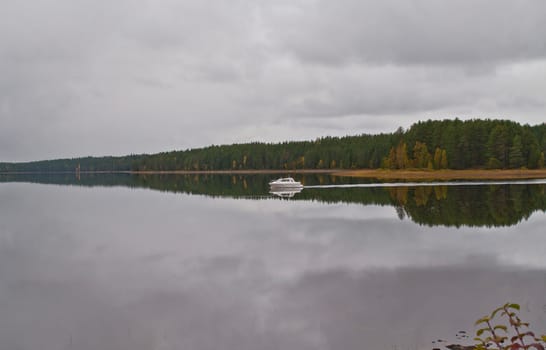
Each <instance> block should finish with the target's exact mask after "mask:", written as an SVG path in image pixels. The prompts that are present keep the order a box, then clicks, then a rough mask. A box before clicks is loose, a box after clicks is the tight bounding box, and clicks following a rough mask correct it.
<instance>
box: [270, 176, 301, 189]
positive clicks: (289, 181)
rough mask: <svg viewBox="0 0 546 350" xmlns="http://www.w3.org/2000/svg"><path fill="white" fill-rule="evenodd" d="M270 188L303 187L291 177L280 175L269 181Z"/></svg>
mask: <svg viewBox="0 0 546 350" xmlns="http://www.w3.org/2000/svg"><path fill="white" fill-rule="evenodd" d="M269 186H271V187H272V188H273V187H275V188H303V185H302V184H301V182H299V181H296V180H294V179H293V178H291V177H281V178H279V179H277V180H273V181H271V182H270V183H269Z"/></svg>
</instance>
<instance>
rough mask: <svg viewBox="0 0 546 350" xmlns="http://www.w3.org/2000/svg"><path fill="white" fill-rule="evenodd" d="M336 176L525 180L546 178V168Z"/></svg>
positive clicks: (378, 171) (342, 173) (371, 171)
mask: <svg viewBox="0 0 546 350" xmlns="http://www.w3.org/2000/svg"><path fill="white" fill-rule="evenodd" d="M331 174H332V175H335V176H347V177H359V178H371V179H379V180H412V181H449V180H523V179H546V169H533V170H530V169H509V170H484V169H470V170H419V169H415V170H386V169H362V170H341V171H334V172H332V173H331Z"/></svg>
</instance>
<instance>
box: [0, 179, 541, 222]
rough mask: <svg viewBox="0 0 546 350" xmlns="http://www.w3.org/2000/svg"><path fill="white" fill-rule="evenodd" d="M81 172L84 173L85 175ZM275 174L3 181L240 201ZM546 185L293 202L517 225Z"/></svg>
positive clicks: (318, 194) (413, 190) (309, 191)
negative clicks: (358, 206)
mask: <svg viewBox="0 0 546 350" xmlns="http://www.w3.org/2000/svg"><path fill="white" fill-rule="evenodd" d="M79 175H80V174H79ZM273 177H275V176H273V175H266V174H262V175H218V174H214V175H196V174H189V175H188V174H185V175H166V174H153V175H135V174H81V175H80V176H78V177H76V176H74V174H68V173H67V174H45V175H44V174H40V175H38V174H27V175H0V182H31V183H42V184H58V185H77V186H102V187H113V186H123V187H130V188H146V189H152V190H158V191H165V192H175V193H185V194H199V195H206V196H211V197H228V198H238V199H269V198H274V196H272V195H271V194H270V193H269V186H268V182H269V181H270V180H271V179H272V178H273ZM296 178H297V180H299V181H301V182H302V183H303V184H304V185H305V186H316V185H331V184H339V183H343V184H351V183H362V179H351V178H340V177H334V176H328V175H323V174H319V175H301V176H297V175H296ZM545 190H546V185H544V184H503V185H480V186H475V185H474V186H464V185H462V186H446V185H438V186H430V185H429V186H411V187H410V186H403V187H358V188H305V189H304V190H303V191H301V192H299V193H296V194H294V196H293V197H291V198H289V200H307V201H318V202H324V203H353V204H362V205H381V206H392V207H394V208H395V209H396V212H397V214H398V216H399V218H400V219H404V218H408V219H410V220H412V221H413V222H415V223H418V224H421V225H428V226H440V225H441V226H454V227H460V226H487V227H498V226H512V225H516V224H517V223H519V222H521V221H522V220H526V219H527V218H529V216H530V215H531V214H532V213H534V212H535V211H542V212H545V211H546V195H545Z"/></svg>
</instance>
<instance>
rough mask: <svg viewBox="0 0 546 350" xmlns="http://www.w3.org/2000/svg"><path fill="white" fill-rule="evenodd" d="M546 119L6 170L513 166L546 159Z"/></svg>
mask: <svg viewBox="0 0 546 350" xmlns="http://www.w3.org/2000/svg"><path fill="white" fill-rule="evenodd" d="M545 153H546V124H545V123H543V124H540V125H535V126H530V125H521V124H519V123H516V122H513V121H508V120H490V119H486V120H480V119H475V120H467V121H462V120H459V119H455V120H442V121H433V120H428V121H425V122H418V123H416V124H414V125H412V126H411V127H410V128H409V129H408V130H406V131H404V130H403V129H402V128H399V129H398V130H397V131H395V132H393V133H382V134H377V135H367V134H363V135H359V136H345V137H323V138H319V139H316V140H315V141H291V142H283V143H260V142H254V143H246V144H234V145H223V146H215V145H213V146H209V147H205V148H196V149H190V150H185V151H171V152H163V153H157V154H151V155H148V154H142V155H129V156H123V157H85V158H74V159H58V160H47V161H37V162H28V163H0V172H66V171H68V172H72V171H76V169H79V170H80V171H169V170H200V171H202V170H204V171H207V170H245V169H256V170H273V169H286V170H288V169H376V168H390V169H407V168H428V169H480V168H487V169H514V168H521V167H526V168H529V169H537V168H543V167H544V154H545Z"/></svg>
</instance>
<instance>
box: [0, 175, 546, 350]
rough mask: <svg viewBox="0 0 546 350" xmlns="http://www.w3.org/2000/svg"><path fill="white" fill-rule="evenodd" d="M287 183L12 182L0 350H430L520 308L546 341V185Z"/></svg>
mask: <svg viewBox="0 0 546 350" xmlns="http://www.w3.org/2000/svg"><path fill="white" fill-rule="evenodd" d="M274 177H276V176H267V175H256V176H241V175H235V176H230V175H208V176H202V175H201V176H199V175H186V176H183V175H178V176H174V175H162V176H159V175H148V176H134V175H84V174H82V175H81V177H78V178H77V177H75V176H74V175H73V174H65V175H49V176H37V175H27V176H6V175H2V176H0V310H1V313H0V348H2V349H13V350H17V349H40V350H59V349H63V350H64V349H78V350H87V349H88V350H98V349H101V350H107V349H112V350H113V349H116V350H124V349H127V350H129V349H130V350H150V349H196V350H201V349H211V350H212V349H237V350H243V349H300V350H305V349H343V350H351V349H389V350H392V349H398V350H405V349H408V350H414V349H432V348H433V347H441V345H442V344H446V343H454V342H465V341H467V340H466V339H464V338H465V335H464V334H465V333H461V331H464V332H467V333H466V334H468V335H469V336H470V338H472V337H473V332H474V328H473V325H474V322H475V320H477V319H478V318H480V317H481V316H483V315H485V314H488V313H490V312H491V311H492V310H493V309H494V308H496V307H497V306H500V305H502V304H504V303H505V302H508V301H510V302H517V303H520V304H521V306H522V308H521V312H520V315H521V318H522V319H523V320H524V321H528V322H530V324H531V329H533V330H535V331H537V332H539V333H544V332H545V331H546V326H545V325H546V254H545V253H546V232H545V229H544V228H545V227H546V194H545V190H546V185H545V184H544V182H540V181H538V182H537V181H535V182H529V183H518V184H515V183H508V184H482V185H478V184H475V183H466V184H454V183H450V184H435V185H427V186H421V185H417V184H413V185H409V186H406V185H402V186H389V187H383V186H381V185H373V184H370V183H367V184H366V183H364V184H363V185H362V187H351V186H341V187H336V186H338V185H352V186H354V185H355V184H362V183H363V181H361V180H356V179H344V178H339V177H338V178H335V177H330V176H326V175H312V176H303V175H295V177H296V178H297V179H298V180H301V181H303V182H304V184H305V185H306V186H309V187H308V188H305V189H303V191H301V192H300V193H294V194H289V195H286V194H284V197H279V196H277V195H275V194H270V193H269V189H268V186H267V182H268V181H269V180H270V179H271V178H274ZM330 185H335V186H334V187H330ZM359 186H360V185H359ZM290 195H293V196H291V197H290ZM438 340H443V341H445V343H444V342H440V343H438ZM433 342H434V343H433Z"/></svg>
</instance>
